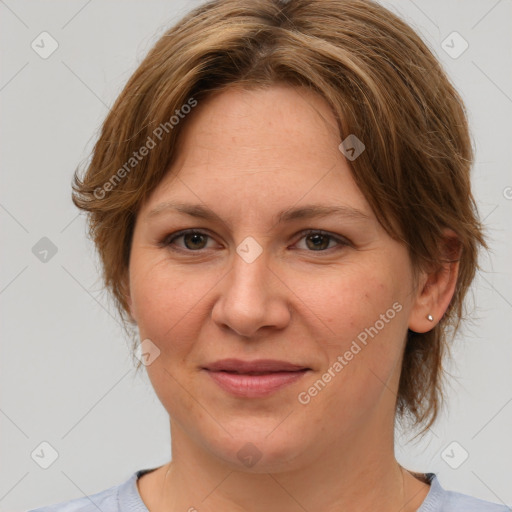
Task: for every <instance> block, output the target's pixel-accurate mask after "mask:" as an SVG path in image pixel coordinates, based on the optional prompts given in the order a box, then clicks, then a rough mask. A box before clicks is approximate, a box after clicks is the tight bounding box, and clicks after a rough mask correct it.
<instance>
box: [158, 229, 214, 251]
mask: <svg viewBox="0 0 512 512" xmlns="http://www.w3.org/2000/svg"><path fill="white" fill-rule="evenodd" d="M210 239H211V236H210V235H207V234H206V233H203V232H202V231H181V232H180V233H175V234H173V235H170V236H168V237H167V238H166V239H165V240H164V241H163V243H162V245H163V246H165V247H169V248H170V249H173V250H178V251H188V252H197V251H200V250H202V249H208V247H207V245H208V242H209V241H210Z"/></svg>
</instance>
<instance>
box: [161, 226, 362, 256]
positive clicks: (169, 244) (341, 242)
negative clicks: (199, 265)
mask: <svg viewBox="0 0 512 512" xmlns="http://www.w3.org/2000/svg"><path fill="white" fill-rule="evenodd" d="M186 235H202V236H206V237H208V238H210V239H211V238H213V237H212V236H211V235H209V234H208V233H205V232H204V231H200V230H197V229H185V230H183V231H178V232H177V233H172V234H170V235H167V236H166V237H165V238H164V239H163V241H162V242H161V244H160V245H161V246H163V247H166V248H168V249H171V250H172V251H175V252H181V253H189V254H191V253H201V252H203V251H205V250H207V249H197V250H195V251H194V250H191V249H186V248H185V249H184V248H181V247H176V246H173V242H174V241H176V240H177V239H179V238H182V237H184V236H186ZM298 235H300V238H299V241H300V240H302V239H303V238H306V237H308V236H311V235H321V236H324V237H326V238H329V241H335V242H337V244H338V245H337V246H336V247H328V248H327V249H323V250H318V251H314V250H307V249H299V250H305V251H307V252H324V253H325V252H328V251H330V250H332V249H335V250H336V249H340V248H342V247H347V246H351V245H352V244H351V242H350V241H349V240H347V239H346V238H343V237H339V236H335V235H333V234H332V233H329V232H327V231H323V230H321V229H306V230H303V231H301V232H300V233H298Z"/></svg>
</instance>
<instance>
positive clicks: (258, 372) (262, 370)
mask: <svg viewBox="0 0 512 512" xmlns="http://www.w3.org/2000/svg"><path fill="white" fill-rule="evenodd" d="M202 370H204V371H206V372H207V373H208V375H209V376H210V377H211V378H212V379H213V381H214V382H216V384H218V385H219V387H220V388H221V389H223V390H224V391H226V392H228V393H229V394H231V395H234V396H237V397H242V398H261V397H265V396H268V395H271V394H274V393H275V392H277V391H278V390H280V389H282V388H284V387H286V386H288V385H291V384H292V383H294V382H297V381H298V380H299V379H301V378H302V377H303V376H304V375H305V374H306V373H307V372H308V371H311V368H309V367H306V366H302V365H297V364H292V363H289V362H287V361H277V360H271V359H260V360H256V361H243V360H240V359H223V360H221V361H216V362H215V363H212V364H209V365H207V366H205V367H203V368H202Z"/></svg>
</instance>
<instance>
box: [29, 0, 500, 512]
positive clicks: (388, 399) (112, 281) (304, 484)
mask: <svg viewBox="0 0 512 512" xmlns="http://www.w3.org/2000/svg"><path fill="white" fill-rule="evenodd" d="M471 163H472V149H471V144H470V138H469V134H468V127H467V120H466V116H465V112H464V107H463V104H462V101H461V99H460V97H459V95H458V94H457V92H456V91H455V90H454V88H453V86H452V85H451V84H450V82H449V80H448V79H447V77H446V75H445V73H444V72H443V70H442V69H441V67H440V65H439V64H438V62H437V61H436V59H435V58H434V57H433V55H432V54H431V52H430V51H429V50H428V49H427V47H426V46H425V44H424V43H423V42H422V41H421V40H420V38H419V37H418V36H417V35H416V34H415V33H414V32H413V31H412V30H411V28H410V27H408V26H407V25H406V24H405V23H404V22H403V21H401V20H400V19H398V18H397V17H396V16H395V15H393V14H392V13H390V12H389V11H387V10H386V9H384V8H383V7H381V6H379V5H378V4H376V3H373V2H371V1H367V0H364V1H363V0H290V1H288V2H284V1H282V2H279V1H278V0H214V1H213V2H210V3H208V4H205V5H203V6H201V7H199V8H197V9H196V10H195V11H194V12H192V13H191V14H189V15H188V16H186V17H185V18H184V19H183V20H182V21H181V22H180V23H178V24H177V25H176V26H175V27H173V28H172V29H170V30H169V31H168V32H167V33H166V34H165V35H164V37H162V38H161V39H160V40H159V41H158V42H157V44H156V45H155V47H154V48H153V49H152V50H151V51H150V53H149V55H148V56H147V57H146V59H145V60H144V61H143V62H142V64H141V65H140V67H139V68H138V69H137V71H136V72H135V73H134V75H133V76H132V78H131V79H130V80H129V82H128V84H127V85H126V87H125V89H124V91H123V92H122V94H121V95H120V97H119V98H118V100H117V102H116V103H115V105H114V107H113V109H112V111H111V112H110V114H109V116H108V118H107V119H106V121H105V123H104V126H103V130H102V133H101V136H100V138H99V140H98V142H97V144H96V146H95V149H94V153H93V158H92V160H91V163H90V165H89V167H88V169H87V170H86V172H85V174H84V176H78V175H77V176H76V177H75V183H74V201H75V204H76V205H77V206H78V207H79V208H81V209H83V210H85V211H87V212H88V213H89V215H90V217H89V218H90V229H91V231H90V232H91V236H92V238H93V240H94V242H95V244H96V247H97V249H98V251H99V254H100V256H101V259H102V263H103V270H104V279H105V283H106V285H107V286H108V287H109V288H110V290H111V291H112V293H113V295H114V297H115V299H116V301H117V304H118V307H119V310H120V312H121V314H122V315H123V316H124V318H125V320H126V321H127V323H128V324H131V325H133V326H136V327H137V329H138V331H139V337H140V340H141V343H140V345H139V343H138V342H137V346H138V347H137V350H138V352H137V354H138V357H139V359H140V364H139V368H140V367H141V365H144V366H145V367H146V369H147V371H148V375H149V377H150V380H151V382H152V385H153V387H154V389H155V392H156V393H157V395H158V397H159V399H160V401H161V402H162V404H163V406H164V407H165V408H166V410H167V412H168V413H169V417H170V428H171V440H172V460H171V461H170V462H169V463H168V464H165V465H164V466H161V467H158V468H151V469H146V470H141V471H138V472H136V473H135V474H134V475H133V476H132V477H131V478H130V479H129V480H128V481H127V482H125V483H123V484H121V485H119V486H116V487H113V488H111V489H108V490H106V491H103V492H101V493H99V494H97V495H94V496H91V497H89V498H82V499H78V500H73V501H71V502H67V503H65V504H60V505H56V506H53V507H46V508H42V509H38V510H39V512H44V511H64V510H66V511H71V510H73V511H75V510H76V511H79V510H80V511H89V510H97V509H98V508H99V509H100V510H102V511H103V512H113V511H116V512H118V511H124V510H131V511H138V512H142V511H147V510H149V511H151V512H161V511H172V512H174V511H183V510H189V511H194V510H199V511H219V510H227V511H238V510H244V511H245V510H250V511H260V510H261V511H266V512H268V511H273V510H287V511H295V510H297V511H304V510H308V511H312V510H315V511H334V510H370V509H379V510H381V511H398V510H400V511H404V512H409V511H416V510H420V511H421V512H426V511H443V512H445V511H465V512H467V511H470V510H475V511H476V510H478V511H496V512H498V511H504V510H507V508H506V507H504V506H500V505H497V504H492V503H488V502H484V501H482V500H478V499H475V498H472V497H469V496H465V495H462V494H458V493H453V492H448V491H445V490H444V489H443V488H442V487H441V485H440V484H439V482H438V480H437V478H436V476H435V474H433V473H426V474H416V473H413V472H411V471H408V470H407V469H405V468H403V467H402V466H400V465H399V464H398V462H397V461H396V459H395V455H394V444H393V439H394V428H395V424H396V422H397V421H402V422H403V423H404V424H407V425H409V426H410V427H411V428H413V427H417V428H418V429H420V432H419V433H420V434H421V433H424V432H425V431H426V430H427V429H428V428H429V427H430V426H431V425H432V423H433V422H434V420H435V419H436V417H437V413H438V410H439V407H440V404H441V400H442V379H443V373H442V361H443V356H444V354H445V351H446V348H447V342H448V341H449V340H448V333H449V332H450V333H453V332H454V330H455V328H456V327H457V325H458V322H459V320H460V318H461V314H462V306H463V300H464V297H465V294H466V292H467V290H468V287H469V285H470V283H471V281H472V279H473V276H474V274H475V270H476V268H477V251H478V248H479V246H485V242H484V239H483V235H482V231H481V226H480V224H479V221H478V218H477V215H476V209H475V205H474V200H473V196H472V194H471V188H470V177H469V170H470V167H471ZM134 348H135V347H134Z"/></svg>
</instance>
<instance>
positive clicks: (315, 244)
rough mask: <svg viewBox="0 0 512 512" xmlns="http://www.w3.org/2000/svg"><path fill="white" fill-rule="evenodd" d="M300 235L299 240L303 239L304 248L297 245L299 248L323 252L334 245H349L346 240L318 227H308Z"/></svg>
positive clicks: (334, 246)
mask: <svg viewBox="0 0 512 512" xmlns="http://www.w3.org/2000/svg"><path fill="white" fill-rule="evenodd" d="M301 235H302V237H301V239H300V240H304V241H305V248H304V247H299V249H305V250H309V251H315V252H324V251H326V250H327V249H333V248H336V247H337V248H340V247H343V246H348V245H350V242H349V241H348V240H346V239H344V238H342V237H338V236H334V235H332V234H330V233H327V232H325V231H321V230H318V229H309V230H307V231H303V232H302V233H301Z"/></svg>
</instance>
